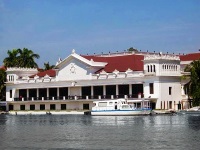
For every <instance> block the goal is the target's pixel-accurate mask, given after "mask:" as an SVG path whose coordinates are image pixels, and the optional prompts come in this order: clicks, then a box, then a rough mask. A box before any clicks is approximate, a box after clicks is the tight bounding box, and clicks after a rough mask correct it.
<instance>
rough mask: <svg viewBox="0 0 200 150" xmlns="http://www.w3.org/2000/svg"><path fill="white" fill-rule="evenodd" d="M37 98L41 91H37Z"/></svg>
mask: <svg viewBox="0 0 200 150" xmlns="http://www.w3.org/2000/svg"><path fill="white" fill-rule="evenodd" d="M37 97H39V89H37Z"/></svg>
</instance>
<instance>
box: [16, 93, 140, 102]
mask: <svg viewBox="0 0 200 150" xmlns="http://www.w3.org/2000/svg"><path fill="white" fill-rule="evenodd" d="M143 97H144V96H143V95H142V94H131V95H94V96H92V95H89V96H88V95H84V96H55V97H53V96H52V97H20V98H19V97H18V98H14V101H56V100H59V101H62V100H64V101H65V100H69V101H70V100H101V99H106V100H108V99H118V98H126V99H129V100H131V99H133V100H134V99H142V98H143Z"/></svg>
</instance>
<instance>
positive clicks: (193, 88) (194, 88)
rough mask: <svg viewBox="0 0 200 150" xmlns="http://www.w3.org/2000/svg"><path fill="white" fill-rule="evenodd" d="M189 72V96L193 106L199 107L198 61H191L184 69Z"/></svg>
mask: <svg viewBox="0 0 200 150" xmlns="http://www.w3.org/2000/svg"><path fill="white" fill-rule="evenodd" d="M185 70H186V71H190V73H191V76H190V82H189V84H188V87H189V92H188V94H189V96H190V97H192V99H193V106H199V105H200V60H196V61H193V62H192V63H191V64H190V65H188V66H187V67H186V69H185Z"/></svg>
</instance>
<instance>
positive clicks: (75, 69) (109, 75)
mask: <svg viewBox="0 0 200 150" xmlns="http://www.w3.org/2000/svg"><path fill="white" fill-rule="evenodd" d="M199 58H200V53H194V56H193V54H189V55H170V54H162V53H142V52H137V53H135V52H124V53H115V54H110V53H109V54H102V55H79V54H77V53H76V52H75V50H72V53H71V54H70V55H69V56H68V57H66V58H65V59H64V60H61V59H59V61H58V62H57V64H56V66H55V68H54V69H52V70H47V71H44V72H39V71H38V70H37V69H36V68H7V70H6V72H7V82H6V103H7V105H6V109H7V110H8V111H12V110H16V111H18V110H35V111H37V110H38V111H39V110H45V111H50V110H55V111H66V110H91V108H92V106H93V101H96V100H109V99H118V98H125V99H127V101H128V103H130V104H135V105H140V103H141V102H143V104H144V105H143V106H146V107H152V108H153V109H173V110H177V109H185V108H188V107H189V103H188V96H187V93H185V91H184V88H183V87H184V84H186V83H187V82H186V81H181V76H182V75H183V74H189V73H185V72H184V71H183V68H184V67H185V65H186V64H189V63H190V62H191V61H193V60H195V59H199Z"/></svg>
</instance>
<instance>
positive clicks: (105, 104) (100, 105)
mask: <svg viewBox="0 0 200 150" xmlns="http://www.w3.org/2000/svg"><path fill="white" fill-rule="evenodd" d="M98 106H99V107H106V106H107V102H99V104H98Z"/></svg>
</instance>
